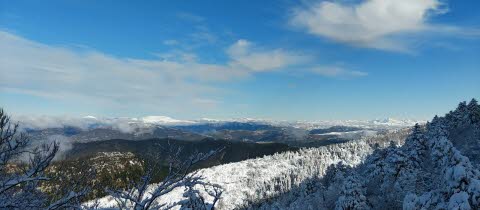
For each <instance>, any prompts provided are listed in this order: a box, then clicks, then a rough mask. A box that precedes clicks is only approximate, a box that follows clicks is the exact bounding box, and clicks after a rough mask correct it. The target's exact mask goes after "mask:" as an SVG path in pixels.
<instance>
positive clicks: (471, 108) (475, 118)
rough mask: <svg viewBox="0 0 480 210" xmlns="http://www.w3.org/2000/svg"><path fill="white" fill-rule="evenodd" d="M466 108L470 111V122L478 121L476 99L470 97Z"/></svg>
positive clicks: (479, 119)
mask: <svg viewBox="0 0 480 210" xmlns="http://www.w3.org/2000/svg"><path fill="white" fill-rule="evenodd" d="M467 109H468V111H469V113H470V120H472V123H479V122H480V105H478V101H477V100H475V99H474V98H472V100H471V101H470V103H468V105H467Z"/></svg>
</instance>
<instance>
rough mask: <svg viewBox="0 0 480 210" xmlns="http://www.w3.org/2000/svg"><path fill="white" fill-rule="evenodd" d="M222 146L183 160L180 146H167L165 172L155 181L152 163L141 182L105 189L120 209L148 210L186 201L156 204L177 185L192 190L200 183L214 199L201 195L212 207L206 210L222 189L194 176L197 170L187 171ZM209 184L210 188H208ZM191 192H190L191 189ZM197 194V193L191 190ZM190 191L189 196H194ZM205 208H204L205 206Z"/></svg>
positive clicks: (168, 206) (165, 207)
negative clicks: (122, 187)
mask: <svg viewBox="0 0 480 210" xmlns="http://www.w3.org/2000/svg"><path fill="white" fill-rule="evenodd" d="M223 149H224V148H220V149H217V150H212V151H210V152H208V153H199V152H195V153H194V154H193V155H191V156H190V157H189V158H187V159H186V160H183V161H182V159H181V157H180V153H181V151H182V148H181V147H178V148H175V147H173V146H172V145H170V143H169V146H168V148H167V149H166V152H167V154H168V158H167V162H168V175H167V176H166V177H165V178H164V179H163V181H162V182H160V183H158V184H152V185H151V181H152V178H153V175H154V172H155V171H156V169H155V168H156V167H154V166H151V167H150V168H148V169H147V172H146V173H145V175H143V176H142V177H141V179H140V181H138V182H136V183H132V184H131V185H130V187H129V188H128V189H127V190H121V189H120V190H107V191H108V192H109V193H110V195H111V196H112V197H113V198H114V199H115V200H116V202H117V206H118V208H120V209H135V210H147V209H170V208H172V207H174V206H177V205H184V204H186V202H187V201H180V202H177V203H173V204H170V205H167V204H159V203H155V201H156V200H157V199H159V198H160V197H161V196H163V195H165V194H167V193H169V192H171V191H172V190H174V189H175V188H177V187H185V188H186V189H187V190H186V191H187V192H188V191H189V189H193V187H194V186H195V185H201V186H204V187H205V191H206V192H207V194H208V195H209V196H212V197H213V202H212V204H210V205H207V204H206V203H205V199H204V198H201V200H202V201H203V204H204V206H205V207H206V206H211V207H210V208H208V209H213V206H214V205H215V204H216V202H217V201H218V200H219V198H220V196H221V194H222V191H221V188H220V187H219V186H216V185H211V184H208V183H204V182H202V181H201V180H202V179H203V177H200V176H197V174H196V172H194V173H191V174H189V172H190V171H191V169H192V166H194V165H195V164H197V163H198V162H200V161H204V160H207V159H209V158H210V157H212V156H214V155H215V154H217V153H219V152H220V151H221V150H223ZM207 187H209V188H207ZM190 192H192V191H191V190H190ZM194 194H195V195H196V196H200V194H198V193H194ZM194 194H192V193H190V194H189V195H194ZM205 209H206V208H205Z"/></svg>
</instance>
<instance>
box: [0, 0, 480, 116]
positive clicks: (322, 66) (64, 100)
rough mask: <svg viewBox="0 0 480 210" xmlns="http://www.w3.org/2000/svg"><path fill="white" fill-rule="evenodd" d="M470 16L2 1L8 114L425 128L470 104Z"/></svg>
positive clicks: (478, 66)
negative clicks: (415, 122) (399, 123)
mask: <svg viewBox="0 0 480 210" xmlns="http://www.w3.org/2000/svg"><path fill="white" fill-rule="evenodd" d="M479 6H480V2H478V1H474V0H469V1H467V0H466V1H440V0H368V1H365V0H364V1H360V0H359V1H352V0H345V1H301V3H299V2H298V1H136V2H135V3H133V2H131V1H73V0H72V1H4V0H0V49H1V50H0V102H1V103H0V105H1V106H2V107H4V108H5V109H6V111H8V112H11V113H14V114H47V115H63V114H67V115H75V116H83V115H97V116H132V117H133V116H144V115H167V116H171V117H174V118H183V119H188V118H201V117H210V118H231V117H254V118H269V119H286V120H330V119H374V118H384V117H396V118H414V119H429V118H431V117H432V116H433V115H435V114H444V113H445V112H447V111H449V110H450V109H452V108H454V107H455V106H456V104H457V103H458V102H459V101H462V100H470V99H471V98H473V97H475V98H480V82H479V80H478V78H480V59H479V55H480V14H478V12H475V11H474V10H473V9H472V8H477V7H479Z"/></svg>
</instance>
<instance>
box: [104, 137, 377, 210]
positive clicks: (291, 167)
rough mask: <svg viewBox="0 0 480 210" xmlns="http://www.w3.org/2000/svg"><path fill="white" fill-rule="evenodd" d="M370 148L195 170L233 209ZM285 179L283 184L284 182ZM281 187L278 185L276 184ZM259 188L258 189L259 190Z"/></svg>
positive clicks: (168, 198) (353, 161)
mask: <svg viewBox="0 0 480 210" xmlns="http://www.w3.org/2000/svg"><path fill="white" fill-rule="evenodd" d="M371 152H372V148H371V147H370V146H369V145H368V144H367V143H366V141H364V140H358V141H353V142H348V143H343V144H338V145H332V146H327V147H322V148H311V149H304V150H301V151H299V152H286V153H281V154H275V155H271V156H265V157H262V158H257V159H250V160H245V161H241V162H236V163H230V164H225V165H219V166H215V167H212V168H206V169H202V170H200V171H199V173H198V175H200V176H203V177H205V180H204V181H206V182H210V183H212V184H218V185H220V186H221V187H223V190H224V193H223V195H222V199H221V200H220V202H219V203H218V204H217V208H218V209H234V208H239V207H242V206H245V205H247V204H248V201H255V200H260V199H266V198H270V197H273V196H277V195H279V194H281V193H283V192H287V191H288V190H290V189H291V188H292V187H294V186H298V185H299V184H300V183H301V182H303V181H305V180H307V179H309V178H313V177H321V176H323V174H324V172H325V171H326V169H327V167H328V166H329V165H331V164H334V163H338V162H339V161H343V162H344V163H345V164H347V165H351V166H354V165H357V164H359V163H361V162H362V160H363V159H364V158H365V157H366V156H367V155H368V154H370V153H371ZM285 183H287V184H285ZM279 187H281V188H279ZM260 192H261V193H260ZM182 194H183V188H177V189H175V190H174V191H172V192H170V193H169V194H167V195H165V196H162V197H161V199H159V201H158V202H159V203H170V204H171V203H174V202H176V201H180V200H182V198H183V196H182ZM98 201H99V203H100V207H104V208H107V207H113V206H115V204H116V203H115V200H114V199H112V198H111V197H104V198H101V199H99V200H98Z"/></svg>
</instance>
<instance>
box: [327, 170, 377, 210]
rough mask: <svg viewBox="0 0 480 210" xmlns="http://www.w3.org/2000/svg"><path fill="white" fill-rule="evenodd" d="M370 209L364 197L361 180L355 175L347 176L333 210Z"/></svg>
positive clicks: (363, 187)
mask: <svg viewBox="0 0 480 210" xmlns="http://www.w3.org/2000/svg"><path fill="white" fill-rule="evenodd" d="M366 209H371V206H370V204H369V203H368V200H367V197H366V196H365V186H364V185H363V180H361V178H359V177H358V176H356V175H351V176H348V177H347V178H346V179H345V181H344V183H343V186H342V188H341V192H340V196H339V197H338V200H337V202H336V205H335V210H366Z"/></svg>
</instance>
